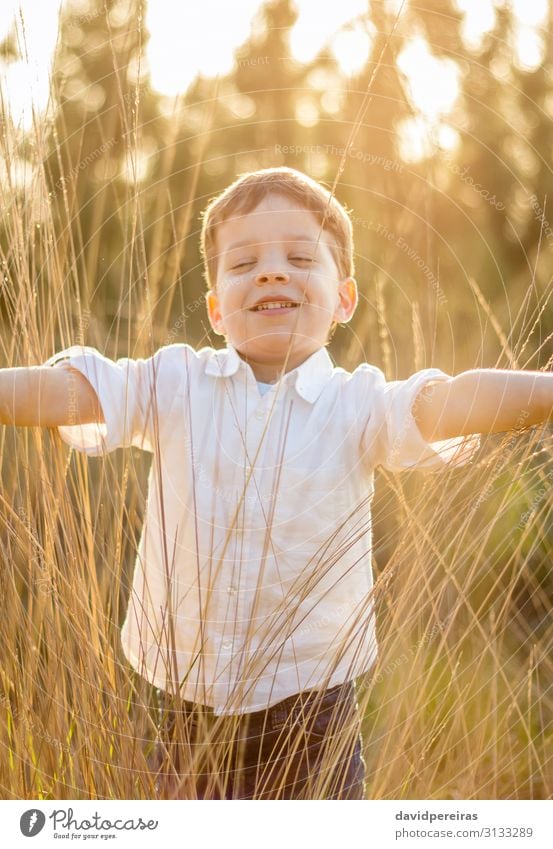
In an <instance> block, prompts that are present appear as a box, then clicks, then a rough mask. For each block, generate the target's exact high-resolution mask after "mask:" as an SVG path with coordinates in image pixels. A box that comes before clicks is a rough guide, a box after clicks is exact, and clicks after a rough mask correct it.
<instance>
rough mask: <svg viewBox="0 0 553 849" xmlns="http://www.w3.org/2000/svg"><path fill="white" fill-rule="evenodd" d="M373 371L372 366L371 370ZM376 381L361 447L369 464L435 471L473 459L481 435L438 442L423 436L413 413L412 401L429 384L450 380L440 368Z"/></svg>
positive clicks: (396, 468)
mask: <svg viewBox="0 0 553 849" xmlns="http://www.w3.org/2000/svg"><path fill="white" fill-rule="evenodd" d="M373 371H374V369H373ZM376 371H378V372H379V374H380V375H381V378H380V380H378V379H377V380H376V384H375V385H374V392H373V393H372V397H371V404H370V410H369V415H368V421H367V425H366V427H365V430H364V433H363V437H362V448H363V451H364V452H365V454H366V455H369V456H370V457H371V464H372V465H374V466H378V465H381V466H383V467H384V468H385V469H388V470H389V471H392V472H397V471H402V470H405V469H420V470H428V471H432V470H438V469H443V468H444V467H445V466H449V467H451V466H463V465H465V464H466V463H468V462H470V460H472V459H473V457H474V455H475V453H476V451H477V450H478V448H479V447H480V436H479V435H478V434H471V435H469V436H458V437H455V438H452V439H446V440H441V441H439V442H427V441H426V440H425V439H423V437H422V435H421V432H420V430H419V428H418V425H417V422H416V420H415V418H414V416H413V404H414V402H415V399H416V397H417V395H418V394H419V392H420V391H421V390H422V389H423V387H425V386H426V385H427V384H429V383H433V382H435V381H440V380H450V379H451V377H450V375H448V374H445V373H444V372H443V371H441V370H440V369H436V368H426V369H422V370H421V371H418V372H416V373H415V374H413V375H412V376H411V377H409V378H408V379H407V380H392V381H386V380H385V378H384V375H383V374H382V372H380V371H379V370H376Z"/></svg>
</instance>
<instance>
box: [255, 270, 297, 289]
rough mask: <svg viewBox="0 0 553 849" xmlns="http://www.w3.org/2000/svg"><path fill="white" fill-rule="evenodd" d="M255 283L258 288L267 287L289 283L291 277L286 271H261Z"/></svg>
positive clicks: (256, 276)
mask: <svg viewBox="0 0 553 849" xmlns="http://www.w3.org/2000/svg"><path fill="white" fill-rule="evenodd" d="M255 282H256V284H257V285H258V286H265V284H267V283H289V282H290V275H289V274H286V272H285V271H260V272H259V274H256V275H255Z"/></svg>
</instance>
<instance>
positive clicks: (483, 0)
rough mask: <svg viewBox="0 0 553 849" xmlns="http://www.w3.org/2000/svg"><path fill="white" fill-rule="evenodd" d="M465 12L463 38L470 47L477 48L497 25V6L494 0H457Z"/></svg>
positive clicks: (462, 29)
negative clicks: (486, 34)
mask: <svg viewBox="0 0 553 849" xmlns="http://www.w3.org/2000/svg"><path fill="white" fill-rule="evenodd" d="M455 5H456V6H457V9H458V10H459V11H460V12H463V13H464V18H463V24H462V27H461V38H462V39H463V41H464V43H465V44H466V46H467V47H468V48H469V49H473V50H477V49H478V48H479V47H480V46H481V44H482V38H483V36H484V34H485V33H486V32H489V31H490V30H491V29H493V27H494V25H495V6H494V3H493V2H492V0H455Z"/></svg>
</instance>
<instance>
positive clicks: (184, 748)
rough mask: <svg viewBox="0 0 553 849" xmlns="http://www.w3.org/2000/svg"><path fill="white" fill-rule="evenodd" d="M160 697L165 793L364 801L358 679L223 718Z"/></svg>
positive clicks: (160, 768)
mask: <svg viewBox="0 0 553 849" xmlns="http://www.w3.org/2000/svg"><path fill="white" fill-rule="evenodd" d="M158 692H159V695H160V703H161V710H160V726H159V739H158V743H157V747H156V750H155V753H154V759H153V764H152V768H153V770H154V772H155V773H156V792H157V796H158V798H165V799H363V798H365V786H364V778H365V762H364V760H363V756H362V741H361V734H360V717H359V710H358V706H357V701H356V698H355V689H354V685H353V682H352V681H349V682H347V683H346V684H341V685H339V686H338V687H333V688H331V689H330V690H326V691H323V692H321V691H317V690H306V691H305V692H303V693H298V694H295V695H293V696H289V697H288V698H287V699H284V700H283V701H281V702H278V703H277V704H275V705H273V706H272V707H270V708H269V709H268V710H262V711H256V712H253V713H246V714H243V715H241V716H239V715H234V716H232V717H220V716H215V715H214V714H213V711H212V709H210V708H207V707H205V706H203V705H195V704H194V703H192V702H187V701H177V703H176V707H175V700H174V699H173V698H172V697H171V696H170V695H169V694H167V693H162V692H161V691H158Z"/></svg>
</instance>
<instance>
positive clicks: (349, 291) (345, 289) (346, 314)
mask: <svg viewBox="0 0 553 849" xmlns="http://www.w3.org/2000/svg"><path fill="white" fill-rule="evenodd" d="M338 297H339V303H338V306H337V307H336V310H335V311H334V316H333V318H334V321H336V322H337V323H338V324H345V323H346V322H348V321H349V320H350V318H351V317H352V315H353V313H354V312H355V309H356V307H357V300H358V296H357V283H356V282H355V278H354V277H346V278H345V279H344V280H340V282H339V283H338Z"/></svg>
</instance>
